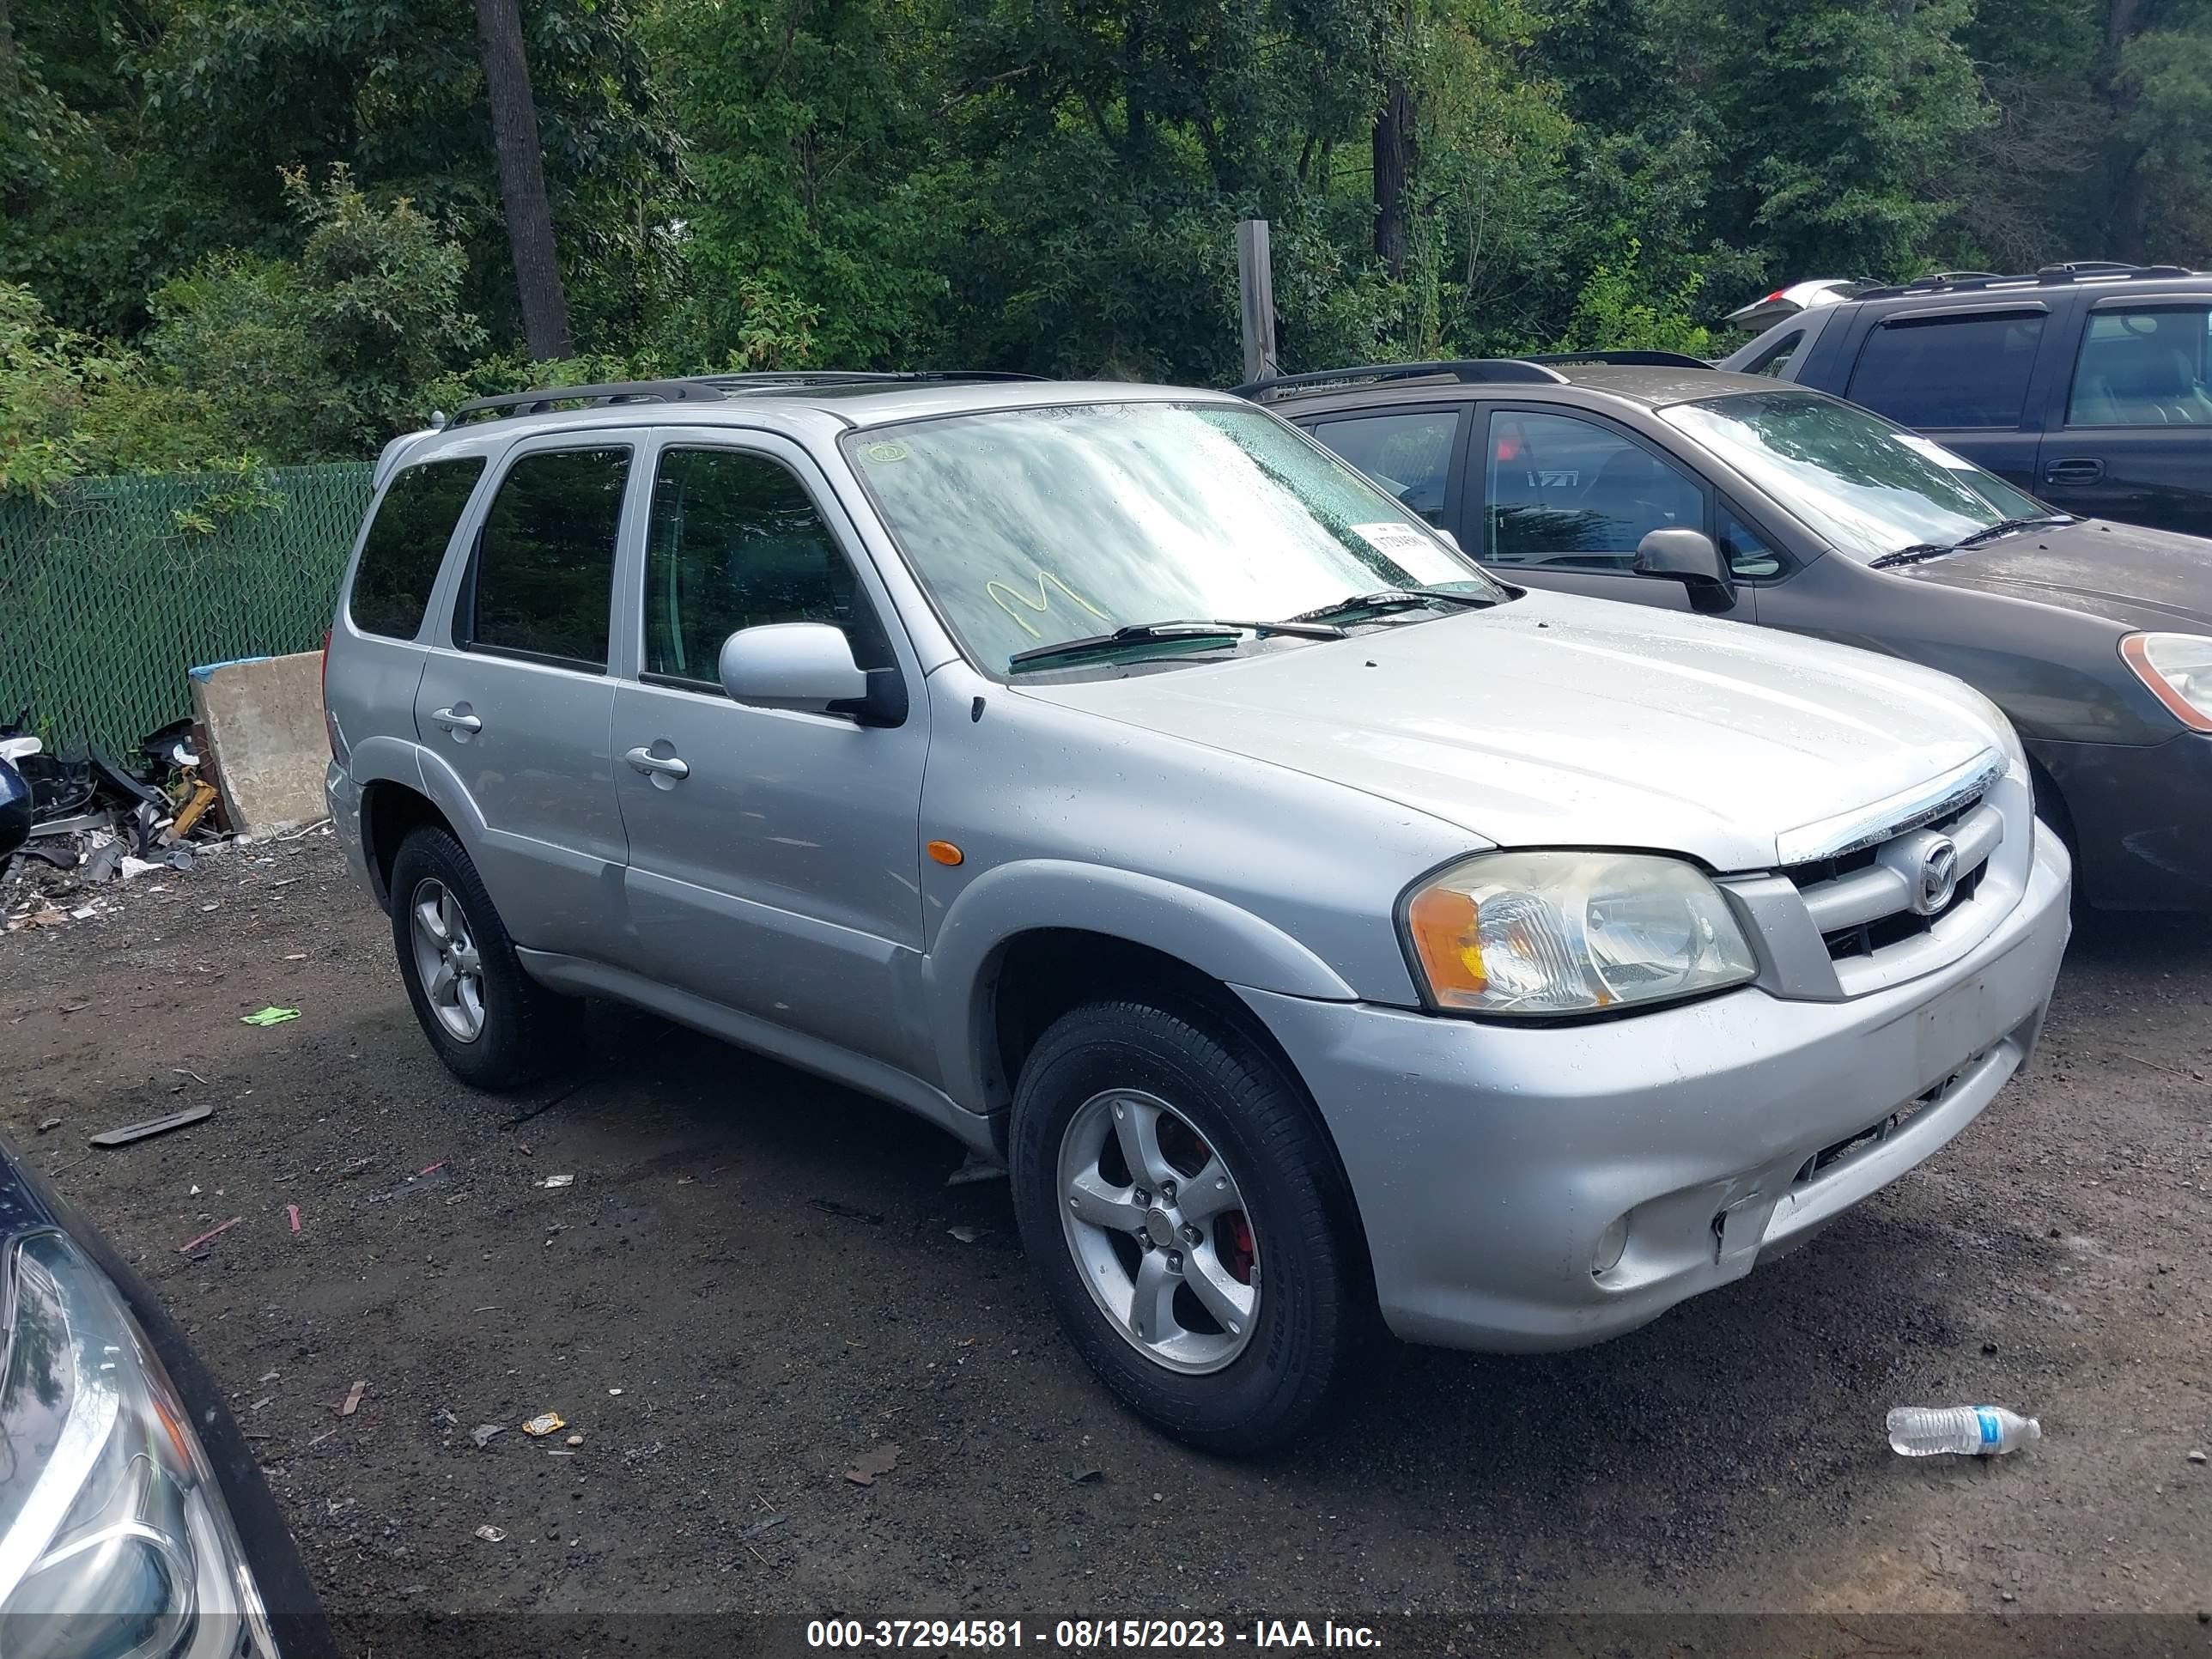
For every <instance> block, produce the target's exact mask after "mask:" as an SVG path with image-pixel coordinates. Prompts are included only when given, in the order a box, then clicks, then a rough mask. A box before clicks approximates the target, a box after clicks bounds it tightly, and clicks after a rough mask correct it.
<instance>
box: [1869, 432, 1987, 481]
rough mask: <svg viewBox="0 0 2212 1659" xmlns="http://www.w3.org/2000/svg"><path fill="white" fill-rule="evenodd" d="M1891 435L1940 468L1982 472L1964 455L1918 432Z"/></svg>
mask: <svg viewBox="0 0 2212 1659" xmlns="http://www.w3.org/2000/svg"><path fill="white" fill-rule="evenodd" d="M1890 436H1891V437H1893V438H1894V439H1896V440H1897V441H1898V442H1899V443H1901V444H1903V445H1904V446H1905V447H1906V448H1907V449H1909V450H1911V451H1912V452H1913V453H1915V454H1917V455H1921V456H1924V457H1925V458H1926V459H1929V460H1931V461H1933V462H1935V463H1936V465H1938V466H1948V467H1949V468H1950V469H1951V471H1954V472H1978V471H1981V469H1980V468H1979V467H1978V466H1976V465H1974V464H1973V463H1972V461H1970V460H1968V459H1966V457H1965V456H1964V455H1960V454H1958V453H1954V452H1953V451H1951V450H1948V449H1946V448H1944V447H1943V446H1942V445H1941V444H1939V443H1936V442H1935V441H1933V440H1932V439H1928V438H1923V437H1922V436H1921V435H1919V434H1918V433H1917V432H1893V433H1891V434H1890Z"/></svg>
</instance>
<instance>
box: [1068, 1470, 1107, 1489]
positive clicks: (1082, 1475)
mask: <svg viewBox="0 0 2212 1659" xmlns="http://www.w3.org/2000/svg"><path fill="white" fill-rule="evenodd" d="M1067 1478H1068V1479H1069V1480H1073V1482H1074V1483H1075V1484H1076V1485H1077V1486H1097V1484H1098V1483H1099V1482H1100V1481H1101V1480H1104V1479H1105V1478H1106V1471H1105V1470H1103V1469H1078V1470H1076V1472H1075V1473H1074V1474H1071V1475H1069V1476H1068V1477H1067Z"/></svg>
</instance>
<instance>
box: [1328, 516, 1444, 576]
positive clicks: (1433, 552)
mask: <svg viewBox="0 0 2212 1659" xmlns="http://www.w3.org/2000/svg"><path fill="white" fill-rule="evenodd" d="M1352 534H1353V535H1355V536H1357V537H1358V538H1360V539H1361V540H1362V541H1364V542H1365V543H1366V544H1368V545H1369V546H1370V547H1371V548H1373V549H1374V550H1376V552H1377V553H1381V554H1383V555H1384V556H1387V557H1389V558H1391V559H1393V560H1395V561H1396V562H1397V563H1398V565H1399V566H1400V568H1402V569H1403V570H1404V571H1405V572H1406V574H1407V575H1409V576H1411V577H1413V580H1416V581H1423V582H1456V581H1464V580H1467V572H1466V570H1465V569H1464V568H1462V566H1461V564H1460V562H1459V561H1458V560H1456V559H1455V558H1453V557H1452V556H1451V555H1450V554H1449V553H1447V552H1445V551H1444V550H1443V548H1442V547H1440V546H1438V545H1437V543H1436V542H1435V541H1434V540H1433V539H1432V538H1430V537H1427V536H1425V535H1423V534H1422V533H1421V532H1419V531H1418V530H1416V529H1414V528H1413V526H1411V525H1409V524H1356V525H1354V526H1352Z"/></svg>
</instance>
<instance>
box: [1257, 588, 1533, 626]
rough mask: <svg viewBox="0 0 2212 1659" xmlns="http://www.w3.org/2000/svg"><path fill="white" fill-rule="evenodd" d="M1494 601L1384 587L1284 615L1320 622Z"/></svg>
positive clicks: (1476, 605) (1478, 596) (1484, 595)
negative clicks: (1317, 607)
mask: <svg viewBox="0 0 2212 1659" xmlns="http://www.w3.org/2000/svg"><path fill="white" fill-rule="evenodd" d="M1497 603H1498V601H1497V600H1496V599H1493V598H1492V596H1491V595H1489V594H1487V593H1454V592H1449V591H1448V590H1446V589H1444V588H1441V587H1384V588H1378V589H1376V591H1375V592H1372V593H1354V594H1352V596H1351V597H1350V598H1348V599H1339V600H1338V601H1337V602H1336V603H1335V604H1334V605H1323V606H1322V607H1321V609H1320V610H1318V611H1299V612H1298V613H1297V615H1296V616H1295V617H1289V618H1287V620H1288V621H1291V622H1294V623H1320V622H1323V621H1328V620H1333V619H1334V618H1336V617H1363V616H1364V617H1380V616H1385V615H1387V614H1389V612H1390V611H1413V610H1417V609H1418V610H1425V609H1427V608H1428V607H1429V606H1431V605H1464V606H1466V607H1467V608H1468V609H1469V610H1480V609H1483V608H1485V607H1486V606H1489V605H1496V604H1497Z"/></svg>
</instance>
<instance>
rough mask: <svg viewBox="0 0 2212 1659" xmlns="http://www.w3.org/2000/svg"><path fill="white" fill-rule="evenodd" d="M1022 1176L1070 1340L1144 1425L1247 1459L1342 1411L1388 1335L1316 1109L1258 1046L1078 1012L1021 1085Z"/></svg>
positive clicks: (1183, 1024)
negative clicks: (1361, 1365)
mask: <svg viewBox="0 0 2212 1659" xmlns="http://www.w3.org/2000/svg"><path fill="white" fill-rule="evenodd" d="M1010 1161H1011V1164H1012V1176H1013V1188H1014V1207H1015V1212H1016V1214H1017V1216H1018V1218H1019V1221H1020V1224H1021V1231H1022V1240H1023V1243H1024V1248H1025V1249H1027V1251H1028V1253H1029V1255H1030V1261H1031V1262H1032V1263H1033V1264H1034V1265H1035V1267H1036V1271H1037V1273H1039V1275H1040V1276H1041V1277H1042V1279H1043V1280H1044V1284H1045V1288H1046V1291H1047V1292H1048V1294H1049V1295H1050V1297H1051V1298H1052V1301H1053V1304H1054V1310H1055V1311H1056V1312H1057V1313H1058V1314H1059V1316H1060V1323H1061V1326H1062V1328H1064V1329H1065V1330H1066V1334H1067V1336H1068V1340H1070V1341H1071V1342H1073V1344H1074V1346H1075V1348H1076V1351H1077V1352H1079V1353H1080V1354H1081V1355H1082V1356H1083V1358H1084V1359H1085V1361H1086V1362H1087V1363H1088V1364H1090V1366H1091V1369H1092V1370H1095V1371H1096V1372H1097V1374H1098V1376H1099V1378H1100V1380H1101V1381H1103V1383H1105V1384H1106V1386H1107V1387H1108V1388H1109V1389H1111V1390H1112V1391H1113V1393H1114V1394H1115V1395H1116V1396H1117V1397H1118V1398H1120V1399H1121V1401H1122V1402H1123V1403H1124V1404H1126V1405H1127V1406H1128V1407H1130V1408H1131V1409H1132V1410H1133V1411H1134V1412H1135V1413H1137V1414H1138V1415H1139V1416H1140V1417H1142V1418H1144V1419H1146V1421H1147V1422H1150V1423H1152V1425H1155V1426H1156V1427H1158V1428H1159V1429H1162V1430H1164V1431H1165V1432H1167V1433H1168V1434H1170V1435H1172V1436H1174V1437H1176V1438H1177V1439H1179V1440H1183V1441H1187V1442H1188V1443H1190V1444H1192V1445H1194V1446H1199V1447H1201V1448H1203V1449H1206V1450H1209V1451H1215V1452H1223V1453H1230V1454H1243V1453H1250V1452H1255V1451H1260V1450H1262V1449H1266V1448H1267V1447H1271V1446H1275V1445H1279V1444H1281V1443H1283V1442H1285V1441H1287V1440H1290V1439H1291V1438H1293V1437H1296V1436H1297V1435H1299V1434H1300V1433H1302V1432H1304V1431H1305V1430H1306V1429H1307V1428H1309V1427H1310V1426H1311V1425H1313V1424H1314V1423H1315V1422H1316V1420H1318V1419H1320V1418H1321V1417H1322V1415H1323V1413H1325V1412H1327V1411H1328V1410H1329V1409H1330V1408H1331V1407H1333V1406H1334V1404H1335V1403H1336V1402H1337V1401H1339V1400H1340V1398H1341V1397H1342V1396H1343V1395H1344V1393H1345V1392H1346V1385H1347V1383H1349V1381H1350V1377H1351V1373H1352V1357H1353V1353H1354V1351H1355V1349H1357V1348H1358V1346H1359V1345H1360V1342H1361V1340H1362V1339H1363V1338H1364V1337H1366V1336H1368V1335H1369V1334H1370V1333H1371V1332H1372V1331H1373V1330H1374V1328H1375V1320H1374V1307H1373V1291H1372V1279H1371V1275H1370V1271H1369V1268H1368V1265H1367V1260H1366V1250H1365V1243H1364V1237H1363V1235H1362V1233H1361V1231H1360V1227H1359V1221H1358V1214H1357V1212H1356V1210H1355V1208H1354V1206H1353V1204H1352V1196H1351V1193H1350V1190H1349V1188H1348V1187H1347V1186H1346V1182H1345V1180H1344V1176H1343V1175H1342V1172H1341V1171H1340V1169H1339V1167H1338V1164H1337V1160H1336V1154H1335V1149H1334V1147H1333V1146H1331V1145H1330V1144H1329V1141H1328V1137H1327V1135H1326V1134H1325V1133H1323V1131H1322V1127H1321V1124H1320V1122H1319V1121H1318V1119H1317V1118H1316V1115H1315V1113H1314V1110H1313V1108H1312V1107H1311V1105H1310V1103H1308V1101H1307V1100H1306V1097H1305V1096H1304V1091H1302V1090H1301V1089H1300V1088H1299V1087H1298V1086H1297V1084H1296V1083H1295V1082H1294V1081H1293V1080H1292V1079H1290V1078H1288V1077H1286V1076H1285V1074H1284V1073H1283V1072H1282V1069H1281V1067H1280V1066H1279V1065H1278V1064H1277V1063H1276V1062H1275V1061H1274V1060H1273V1058H1272V1057H1271V1056H1270V1055H1269V1054H1267V1053H1266V1052H1265V1051H1264V1050H1262V1049H1261V1047H1260V1046H1259V1045H1258V1044H1257V1043H1255V1042H1252V1041H1250V1040H1249V1039H1248V1038H1246V1037H1245V1036H1243V1035H1241V1034H1239V1033H1237V1032H1236V1031H1235V1030H1231V1029H1229V1028H1227V1027H1226V1026H1217V1025H1215V1024H1212V1022H1210V1021H1206V1022H1202V1021H1200V1020H1199V1019H1194V1018H1191V1017H1189V1016H1188V1015H1185V1014H1182V1013H1179V1012H1170V1010H1167V1009H1164V1008H1155V1007H1150V1006H1146V1005H1144V1004H1141V1003H1133V1002H1102V1003H1091V1004H1087V1005H1085V1006H1082V1007H1079V1008H1077V1009H1075V1010H1074V1011H1073V1012H1070V1013H1068V1014H1066V1015H1064V1016H1062V1017H1061V1018H1060V1019H1059V1020H1057V1021H1056V1022H1054V1024H1053V1025H1052V1026H1051V1027H1050V1028H1049V1029H1048V1030H1047V1031H1046V1032H1045V1033H1044V1035H1043V1036H1042V1037H1041V1038H1040V1039H1039V1040H1038V1042H1037V1044H1036V1048H1035V1049H1034V1050H1033V1051H1032V1052H1031V1053H1030V1056H1029V1059H1028V1061H1027V1062H1026V1063H1025V1064H1024V1066H1023V1067H1022V1073H1021V1078H1020V1081H1019V1084H1018V1087H1017V1089H1016V1091H1015V1095H1014V1108H1013V1123H1012V1136H1011V1160H1010ZM1220 1206H1234V1207H1220ZM1263 1268H1264V1271H1263Z"/></svg>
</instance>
